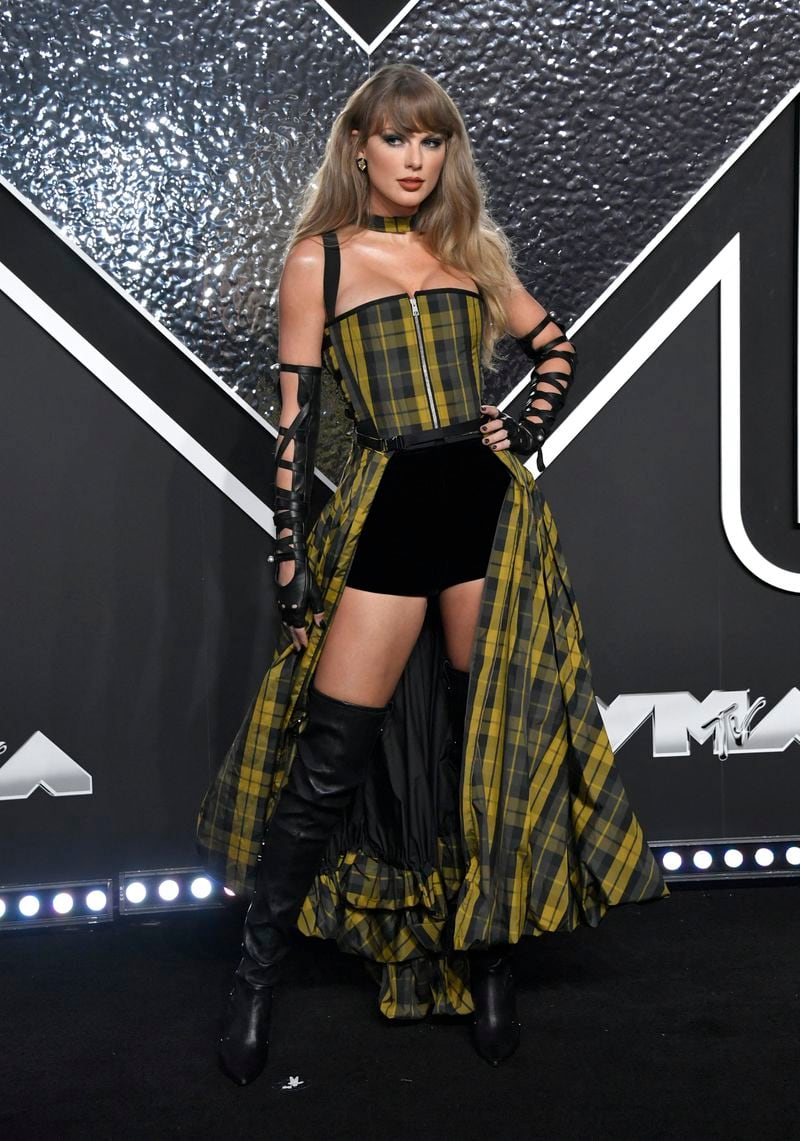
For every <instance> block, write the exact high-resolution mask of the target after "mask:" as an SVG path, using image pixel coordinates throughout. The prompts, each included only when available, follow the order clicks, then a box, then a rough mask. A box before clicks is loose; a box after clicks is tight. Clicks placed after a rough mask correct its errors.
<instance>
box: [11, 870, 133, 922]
mask: <svg viewBox="0 0 800 1141" xmlns="http://www.w3.org/2000/svg"><path fill="white" fill-rule="evenodd" d="M0 895H1V896H2V904H1V905H0V931H13V930H15V929H17V928H22V927H60V926H65V925H69V926H74V925H75V924H76V923H98V922H105V921H108V920H110V919H113V918H114V909H113V906H112V903H111V900H112V896H111V880H110V879H108V880H102V879H101V880H78V881H77V882H75V881H74V880H73V881H71V882H69V883H65V882H64V881H63V880H62V881H61V882H60V883H38V884H32V883H28V884H17V885H14V886H12V885H10V884H4V885H2V886H0Z"/></svg>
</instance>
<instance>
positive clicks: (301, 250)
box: [278, 235, 325, 326]
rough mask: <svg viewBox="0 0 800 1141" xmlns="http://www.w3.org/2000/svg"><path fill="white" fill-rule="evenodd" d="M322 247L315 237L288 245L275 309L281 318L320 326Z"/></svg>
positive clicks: (319, 238)
mask: <svg viewBox="0 0 800 1141" xmlns="http://www.w3.org/2000/svg"><path fill="white" fill-rule="evenodd" d="M324 274H325V247H324V245H323V242H322V238H321V237H317V236H316V235H314V236H312V237H308V238H302V239H301V240H300V241H299V242H297V244H296V245H294V246H292V248H291V250H290V251H289V253H288V254H287V255H286V259H285V261H284V263H283V271H282V273H281V280H280V287H279V291H278V308H279V311H280V314H281V316H282V318H287V319H289V320H291V321H295V320H302V321H303V322H304V323H309V322H310V323H312V324H316V325H319V326H321V325H322V324H323V323H324V320H325V302H324V296H323V279H324Z"/></svg>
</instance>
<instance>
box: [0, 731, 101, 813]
mask: <svg viewBox="0 0 800 1141" xmlns="http://www.w3.org/2000/svg"><path fill="white" fill-rule="evenodd" d="M37 788H43V789H44V790H45V792H48V793H49V794H50V796H91V795H92V774H91V773H87V771H86V769H82V768H81V766H80V765H79V764H77V763H76V762H75V761H73V760H72V758H71V757H68V756H67V754H66V753H65V752H64V750H63V749H59V747H58V745H56V744H54V743H53V742H52V741H51V740H50V738H49V737H46V736H45V735H44V733H40V732H39V731H38V730H37V732H36V733H34V734H33V736H32V737H29V738H28V740H27V741H26V742H25V744H24V745H20V747H19V748H18V749H17V751H16V752H15V753H12V755H11V756H10V757H9V758H8V760H7V761H6V763H5V764H4V765H3V767H2V768H0V800H26V799H27V797H29V796H30V795H31V793H33V792H36V789H37Z"/></svg>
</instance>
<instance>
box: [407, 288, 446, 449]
mask: <svg viewBox="0 0 800 1141" xmlns="http://www.w3.org/2000/svg"><path fill="white" fill-rule="evenodd" d="M408 299H409V301H410V302H411V312H412V313H413V315H414V328H415V329H416V331H417V345H418V347H419V359H420V361H421V362H422V375H423V376H424V377H425V391H426V392H427V394H428V405H429V407H430V410H431V419H432V420H433V426H434V428H438V427H439V417H438V416H437V414H436V405H435V404H434V402H433V389H432V388H431V378H430V376H429V375H428V362H427V360H426V359H425V345H424V343H423V340H422V329H421V328H420V324H419V306H418V305H417V299H416V297H411V295H409V298H408Z"/></svg>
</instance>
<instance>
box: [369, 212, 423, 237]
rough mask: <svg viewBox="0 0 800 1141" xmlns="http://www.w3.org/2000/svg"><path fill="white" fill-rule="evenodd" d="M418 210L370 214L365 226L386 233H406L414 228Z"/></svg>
mask: <svg viewBox="0 0 800 1141" xmlns="http://www.w3.org/2000/svg"><path fill="white" fill-rule="evenodd" d="M417 217H418V212H417V213H414V214H370V215H369V219H368V221H367V227H368V228H369V229H370V230H383V231H384V233H387V234H406V233H408V231H409V230H414V229H416V220H417Z"/></svg>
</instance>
